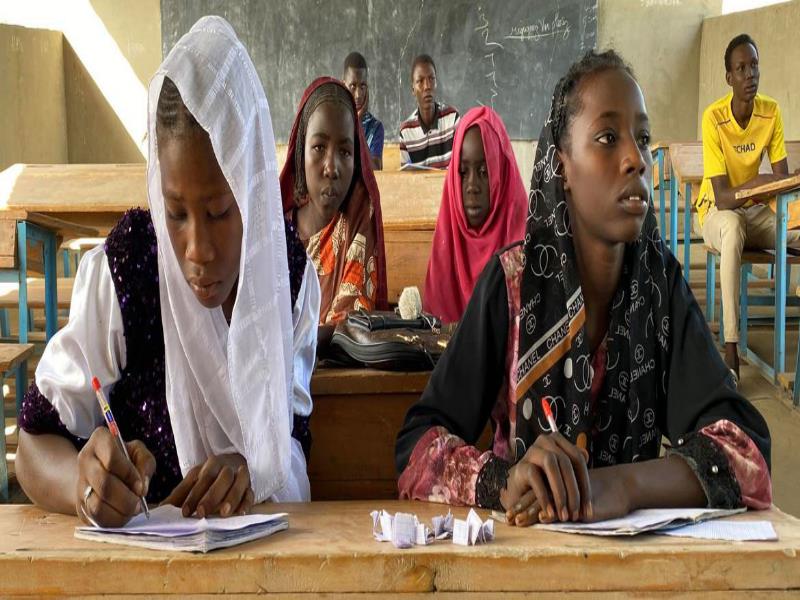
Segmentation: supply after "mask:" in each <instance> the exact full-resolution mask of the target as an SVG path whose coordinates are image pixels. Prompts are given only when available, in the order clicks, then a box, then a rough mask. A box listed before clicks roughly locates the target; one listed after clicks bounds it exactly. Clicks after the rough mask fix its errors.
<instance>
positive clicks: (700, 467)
mask: <svg viewBox="0 0 800 600" xmlns="http://www.w3.org/2000/svg"><path fill="white" fill-rule="evenodd" d="M670 265H671V266H670V268H669V269H668V277H669V280H670V283H671V284H672V292H671V294H670V302H671V312H672V318H671V320H670V329H671V334H672V335H671V350H670V351H671V360H670V371H669V373H668V374H667V376H668V383H667V385H668V387H667V406H665V407H664V410H662V411H659V413H660V414H659V418H660V422H659V427H660V429H661V431H663V432H664V434H665V435H666V436H667V437H668V438H669V439H670V441H671V442H672V445H673V450H672V452H671V453H672V454H676V455H679V456H681V457H683V458H684V459H685V460H686V461H687V463H689V465H690V466H691V467H692V471H693V472H694V473H695V475H696V476H697V478H698V480H699V482H700V484H701V485H702V487H703V490H704V492H705V495H706V499H707V502H708V506H710V507H720V508H728V507H733V506H747V507H749V508H759V509H760V508H767V507H769V505H770V503H771V501H772V483H771V479H770V474H769V461H770V435H769V429H768V428H767V424H766V422H765V421H764V418H763V417H762V416H761V414H760V413H759V412H758V411H757V410H756V409H755V408H754V407H753V405H752V404H751V403H750V401H749V400H747V399H746V398H744V397H742V396H741V395H740V394H738V393H737V392H736V391H735V390H734V389H733V387H732V382H731V380H730V373H729V371H728V369H727V367H726V366H725V364H724V363H723V361H722V359H721V357H720V355H719V352H718V351H717V349H716V347H715V346H714V342H713V340H712V337H711V332H710V331H709V329H708V326H707V325H706V322H705V319H704V317H703V315H702V312H701V311H700V307H699V306H698V305H697V302H696V301H695V299H694V296H693V295H692V293H691V291H690V289H689V286H688V284H687V283H686V280H685V279H684V278H683V276H682V275H681V272H680V266H679V265H678V264H677V260H676V259H675V258H674V257H670Z"/></svg>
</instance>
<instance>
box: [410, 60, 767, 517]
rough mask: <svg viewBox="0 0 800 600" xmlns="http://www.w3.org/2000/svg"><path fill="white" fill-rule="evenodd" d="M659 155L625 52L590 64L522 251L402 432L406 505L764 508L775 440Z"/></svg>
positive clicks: (524, 509)
mask: <svg viewBox="0 0 800 600" xmlns="http://www.w3.org/2000/svg"><path fill="white" fill-rule="evenodd" d="M648 143H649V122H648V118H647V111H646V108H645V103H644V98H643V96H642V92H641V89H640V88H639V86H638V84H637V83H636V80H635V79H634V77H633V74H632V73H631V71H630V69H628V67H626V66H625V64H624V62H623V61H622V59H621V58H620V57H619V56H618V55H617V54H616V53H614V52H613V51H610V52H606V53H603V54H597V53H594V52H591V53H588V54H587V55H586V56H585V57H584V58H583V59H582V60H581V61H579V62H578V63H575V64H574V65H573V66H572V67H571V68H570V70H569V72H568V73H567V75H566V76H565V77H564V78H562V79H561V81H559V83H558V85H557V86H556V89H555V92H554V95H553V100H552V104H551V110H550V113H549V116H548V118H547V122H546V123H545V125H544V127H543V129H542V133H541V136H540V138H539V145H538V147H537V153H536V162H535V164H534V169H533V179H532V181H531V192H530V197H529V208H528V222H527V227H526V235H525V240H524V242H523V243H522V244H517V245H515V246H512V247H511V248H508V249H506V250H505V251H501V252H500V253H499V254H498V255H497V257H496V259H495V260H493V261H491V262H490V263H489V265H488V266H487V268H486V270H485V271H484V273H483V275H482V278H481V280H480V282H479V283H478V285H477V286H476V288H475V292H474V294H473V297H472V300H471V301H470V304H469V306H468V308H467V310H466V312H465V314H464V317H463V319H462V322H461V325H460V327H459V330H458V332H457V334H456V336H455V337H454V338H453V340H452V341H451V342H450V346H449V348H448V350H447V352H446V354H445V356H444V357H443V358H442V360H441V361H440V363H439V364H438V365H437V368H436V370H435V371H434V373H433V375H432V377H431V380H430V382H429V384H428V387H427V389H426V391H425V393H424V394H423V397H422V399H421V400H420V402H419V403H418V404H417V405H415V406H414V407H412V409H411V410H410V411H409V414H408V416H407V417H406V422H405V425H404V427H403V429H402V431H401V432H400V435H399V437H398V442H397V465H398V470H399V471H400V472H401V473H402V474H401V477H400V481H399V488H400V495H401V497H410V498H417V499H424V500H429V501H431V500H432V501H443V502H449V503H452V504H477V505H480V506H487V507H488V506H491V507H493V508H500V507H502V508H504V509H505V510H506V514H507V517H508V518H509V521H510V522H513V523H516V524H518V525H525V524H530V523H533V522H537V521H543V522H552V521H574V520H599V519H605V518H610V517H615V516H622V515H624V514H627V513H628V512H629V511H631V510H634V509H637V508H647V507H670V506H706V505H710V506H714V507H731V506H741V505H746V506H750V507H753V508H765V507H767V506H769V504H770V501H771V481H770V476H769V468H768V461H769V448H770V442H769V432H768V430H767V427H766V424H765V423H764V420H763V419H762V418H761V416H760V415H759V414H758V412H757V411H756V410H755V409H754V408H753V407H752V406H751V405H750V404H749V402H747V400H745V399H744V398H742V397H741V396H739V395H738V394H737V393H736V392H735V391H734V389H733V387H732V382H731V381H730V375H729V371H728V370H727V369H726V368H725V365H724V363H723V362H722V360H721V358H720V356H719V353H718V351H717V350H716V348H715V347H714V344H713V341H712V338H711V335H710V332H709V331H708V327H707V325H706V323H705V321H704V320H703V317H702V314H701V312H700V309H699V307H698V306H697V303H696V302H695V300H694V298H693V296H692V294H691V291H690V290H689V288H688V286H687V284H686V281H685V280H684V278H683V276H682V275H681V268H680V265H679V264H678V262H677V261H676V259H675V257H674V256H673V255H672V254H671V253H670V252H669V250H668V249H667V248H666V246H665V245H664V244H663V241H662V240H661V237H660V235H659V232H658V230H657V228H656V220H655V216H654V213H653V208H652V203H651V201H650V194H649V181H650V178H651V176H652V175H651V158H650V151H649V148H648ZM544 404H546V405H547V406H548V407H549V409H550V411H551V412H552V413H553V415H554V417H555V423H556V426H557V429H558V431H557V432H551V430H550V427H549V426H548V421H547V418H546V415H545V412H544V408H543V405H544ZM490 416H491V419H492V424H493V429H494V442H493V446H492V450H491V451H487V452H481V451H479V450H478V449H476V448H475V447H474V446H472V444H475V442H476V441H477V438H478V437H479V436H480V434H481V432H482V431H483V429H484V427H485V425H486V421H487V419H488V418H489V417H490ZM662 435H665V436H666V437H668V438H669V439H670V440H671V441H672V442H673V445H674V451H672V452H670V453H669V454H668V456H667V457H666V458H659V453H660V445H661V437H662Z"/></svg>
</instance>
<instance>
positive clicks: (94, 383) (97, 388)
mask: <svg viewBox="0 0 800 600" xmlns="http://www.w3.org/2000/svg"><path fill="white" fill-rule="evenodd" d="M92 389H93V390H94V391H95V392H99V391H100V380H99V379H98V378H97V377H92Z"/></svg>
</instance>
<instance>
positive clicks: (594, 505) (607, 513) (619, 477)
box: [509, 465, 635, 527]
mask: <svg viewBox="0 0 800 600" xmlns="http://www.w3.org/2000/svg"><path fill="white" fill-rule="evenodd" d="M628 467H630V465H617V466H614V467H603V468H599V469H591V470H589V481H590V484H591V490H592V494H591V499H590V500H589V502H588V505H583V506H582V507H581V511H580V517H579V519H578V520H579V521H584V522H595V521H605V520H606V519H616V518H619V517H624V516H626V515H627V514H628V513H630V512H631V511H632V510H633V509H634V505H635V501H634V499H633V495H632V494H633V493H634V491H633V490H634V488H633V486H632V484H631V483H630V482H628V480H627V478H626V477H625V475H626V471H627V468H628ZM515 508H517V507H515ZM518 508H519V510H516V511H514V513H513V514H512V515H511V517H509V524H513V525H517V526H518V527H527V526H529V525H533V524H535V523H538V522H540V521H541V520H540V519H539V514H540V510H541V509H540V507H539V504H538V502H537V501H536V495H535V494H534V493H533V492H532V491H530V492H528V493H526V494H525V495H523V496H522V498H521V499H520V501H519V504H518ZM542 522H551V521H549V520H546V519H545V520H544V521H542Z"/></svg>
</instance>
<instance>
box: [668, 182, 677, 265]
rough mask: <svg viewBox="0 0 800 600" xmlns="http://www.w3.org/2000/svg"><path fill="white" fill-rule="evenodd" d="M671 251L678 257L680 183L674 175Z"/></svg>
mask: <svg viewBox="0 0 800 600" xmlns="http://www.w3.org/2000/svg"><path fill="white" fill-rule="evenodd" d="M669 249H670V250H671V251H672V254H674V255H675V257H677V256H678V182H677V181H676V179H675V176H674V173H673V177H672V179H670V181H669Z"/></svg>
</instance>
